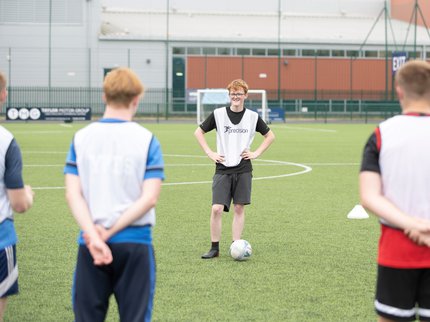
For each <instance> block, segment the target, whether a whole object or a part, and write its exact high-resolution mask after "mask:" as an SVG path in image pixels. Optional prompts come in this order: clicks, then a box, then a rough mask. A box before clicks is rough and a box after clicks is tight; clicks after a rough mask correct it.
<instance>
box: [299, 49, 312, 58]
mask: <svg viewBox="0 0 430 322" xmlns="http://www.w3.org/2000/svg"><path fill="white" fill-rule="evenodd" d="M302 56H315V50H314V49H302Z"/></svg>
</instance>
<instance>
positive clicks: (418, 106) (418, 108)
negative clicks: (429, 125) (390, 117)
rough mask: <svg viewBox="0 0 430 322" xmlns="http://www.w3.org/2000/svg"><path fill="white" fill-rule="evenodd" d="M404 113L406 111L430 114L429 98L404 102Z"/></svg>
mask: <svg viewBox="0 0 430 322" xmlns="http://www.w3.org/2000/svg"><path fill="white" fill-rule="evenodd" d="M402 112H403V114H406V113H423V114H430V102H429V101H427V100H422V101H410V102H405V103H404V104H403V111H402Z"/></svg>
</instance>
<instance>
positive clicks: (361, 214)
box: [347, 205, 369, 219]
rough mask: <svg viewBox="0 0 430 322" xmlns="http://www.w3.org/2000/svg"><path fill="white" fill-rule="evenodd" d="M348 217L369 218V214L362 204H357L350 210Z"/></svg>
mask: <svg viewBox="0 0 430 322" xmlns="http://www.w3.org/2000/svg"><path fill="white" fill-rule="evenodd" d="M347 218H348V219H366V218H369V215H368V214H367V212H366V210H364V208H363V206H362V205H356V206H355V207H354V208H352V210H351V211H350V212H349V214H348V216H347Z"/></svg>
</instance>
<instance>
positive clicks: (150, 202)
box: [97, 178, 162, 241]
mask: <svg viewBox="0 0 430 322" xmlns="http://www.w3.org/2000/svg"><path fill="white" fill-rule="evenodd" d="M161 183H162V180H161V179H159V178H151V179H145V180H144V181H143V183H142V194H141V195H140V197H139V199H137V200H136V201H135V202H134V203H133V204H132V205H131V206H130V207H129V208H128V209H127V210H126V211H124V212H123V213H122V215H121V216H120V217H119V218H118V220H117V221H116V222H115V224H114V225H113V226H112V227H110V228H109V229H105V228H104V227H102V226H100V225H97V230H98V232H99V234H100V236H101V238H102V239H103V240H105V241H106V240H108V239H109V238H110V237H112V236H113V235H115V234H116V233H117V232H119V231H121V230H123V229H124V228H126V227H128V226H130V225H131V224H132V223H134V222H135V221H136V220H138V219H139V218H141V217H142V216H144V215H145V214H146V213H147V212H148V211H149V210H150V209H152V208H154V207H155V205H156V204H157V201H158V198H159V196H160V192H161Z"/></svg>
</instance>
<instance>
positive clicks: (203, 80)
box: [186, 56, 391, 99]
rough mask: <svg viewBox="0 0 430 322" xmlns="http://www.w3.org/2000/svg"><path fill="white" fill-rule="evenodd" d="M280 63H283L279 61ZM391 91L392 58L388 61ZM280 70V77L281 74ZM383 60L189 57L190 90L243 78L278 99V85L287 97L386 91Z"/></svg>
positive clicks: (188, 81) (188, 78)
mask: <svg viewBox="0 0 430 322" xmlns="http://www.w3.org/2000/svg"><path fill="white" fill-rule="evenodd" d="M279 62H280V63H279ZM388 63H389V65H388V73H389V77H388V78H389V83H388V89H389V90H391V77H390V76H391V65H390V64H391V61H389V62H388ZM278 71H280V75H281V77H280V79H279V73H278ZM385 72H386V65H385V60H384V59H367V58H366V59H356V60H351V59H349V58H344V59H336V58H317V59H315V58H304V57H301V58H299V57H287V58H285V57H282V58H281V60H280V61H279V60H278V58H275V57H264V58H258V57H197V56H191V57H188V59H187V73H186V80H187V81H186V86H187V88H188V89H197V88H225V87H226V85H227V84H228V83H229V82H230V81H231V80H233V79H235V78H243V79H244V80H245V81H246V82H247V83H248V84H249V86H250V87H251V88H254V89H266V90H267V91H269V92H270V93H271V94H270V95H271V96H272V97H269V99H270V98H272V99H276V97H274V96H276V95H277V90H278V84H279V82H280V84H281V91H285V92H286V93H284V94H283V95H284V96H294V93H299V92H303V91H307V92H309V93H310V94H312V92H313V91H314V90H317V91H331V92H339V93H341V92H342V93H343V95H344V96H345V95H347V96H348V97H345V98H349V95H350V91H354V92H366V91H384V90H385V86H386V83H385Z"/></svg>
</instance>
